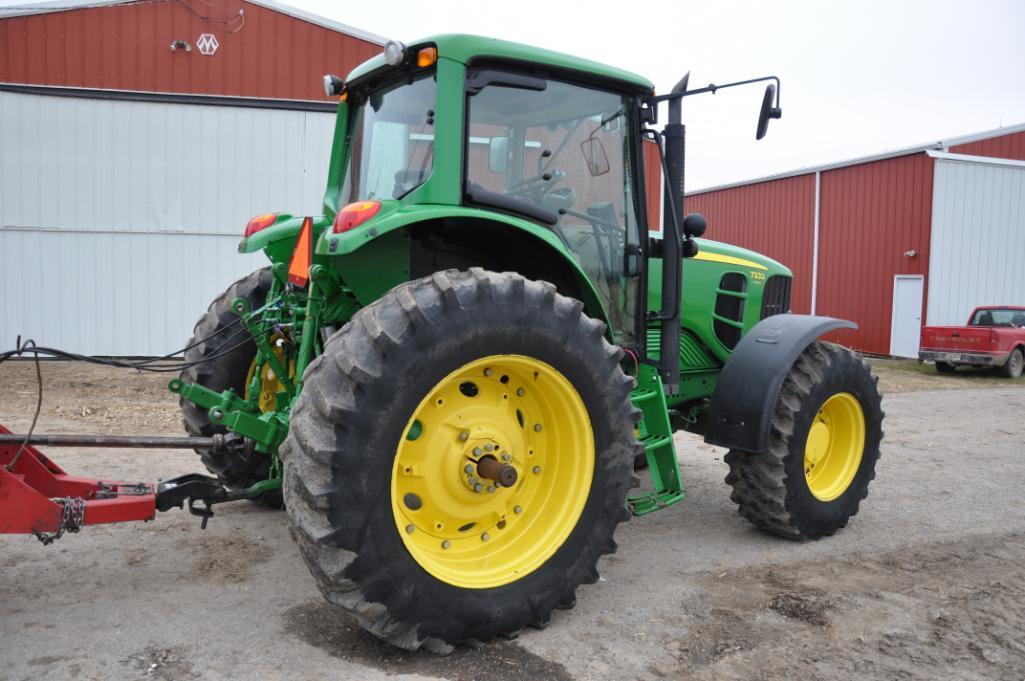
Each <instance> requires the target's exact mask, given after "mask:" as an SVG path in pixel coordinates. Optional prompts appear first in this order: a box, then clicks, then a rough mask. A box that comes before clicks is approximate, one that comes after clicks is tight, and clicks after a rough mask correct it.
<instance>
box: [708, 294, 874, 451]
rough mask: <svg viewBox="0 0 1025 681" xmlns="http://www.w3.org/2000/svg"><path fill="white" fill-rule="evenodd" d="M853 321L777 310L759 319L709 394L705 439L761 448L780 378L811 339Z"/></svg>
mask: <svg viewBox="0 0 1025 681" xmlns="http://www.w3.org/2000/svg"><path fill="white" fill-rule="evenodd" d="M856 328H858V325H857V324H855V323H854V322H849V321H846V320H843V319H834V318H832V317H813V316H810V315H791V314H784V315H776V316H774V317H769V318H767V319H763V320H762V321H760V322H758V324H756V325H755V326H754V328H752V329H751V330H750V331H749V332H748V333H747V335H745V336H744V338H743V339H741V341H740V343H738V344H737V347H736V348H734V350H733V353H732V354H731V355H730V358H729V360H728V361H727V362H726V366H724V367H723V370H722V373H721V374H720V375H719V381H718V382H717V384H716V386H715V392H714V393H713V394H712V404H711V408H710V409H709V412H708V430H707V431H706V434H705V442H707V443H708V444H711V445H719V446H720V447H729V448H730V449H741V450H744V451H748V452H764V451H765V450H766V448H767V447H768V442H769V427H770V424H771V422H772V413H773V411H774V410H775V408H776V400H777V398H778V397H779V391H780V388H781V387H782V386H783V379H785V378H786V375H787V373H788V372H789V371H790V368H791V367H792V366H793V365H794V362H795V361H797V358H798V356H800V354H801V353H802V352H804V349H805V348H806V347H808V345H809V344H810V343H811V342H812V341H814V340H815V339H816V338H818V337H819V336H821V335H822V334H824V333H826V332H827V331H832V330H833V329H856Z"/></svg>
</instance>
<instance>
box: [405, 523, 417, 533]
mask: <svg viewBox="0 0 1025 681" xmlns="http://www.w3.org/2000/svg"><path fill="white" fill-rule="evenodd" d="M415 529H416V528H415V527H413V526H412V525H406V534H413V530H415Z"/></svg>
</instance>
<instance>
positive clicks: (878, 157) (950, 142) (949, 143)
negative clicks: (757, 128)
mask: <svg viewBox="0 0 1025 681" xmlns="http://www.w3.org/2000/svg"><path fill="white" fill-rule="evenodd" d="M1019 132H1025V123H1019V124H1017V125H1012V126H1008V127H1006V128H996V129H995V130H987V131H985V132H977V133H973V134H970V135H963V136H961V137H951V138H950V139H942V140H938V141H936V142H927V143H924V144H917V145H915V146H910V147H903V148H900V149H894V150H893V151H884V152H881V153H878V154H870V155H868V156H858V157H856V158H850V159H845V160H842V161H835V162H833V163H825V164H822V165H817V166H808V167H805V168H797V169H794V170H788V171H785V172H782V173H775V174H772V175H764V176H762V177H755V178H752V179H749V180H739V181H737V182H728V183H726V184H719V185H715V186H712V187H704V188H702V189H696V190H694V191H692V192H688V196H690V195H697V194H704V193H706V192H714V191H718V190H720V189H730V188H731V187H741V186H744V185H748V184H757V183H759V182H769V181H772V180H779V179H783V178H785V177H794V176H796V175H806V174H808V173H815V172H824V171H827V170H835V169H837V168H846V167H848V166H854V165H861V164H863V163H873V162H875V161H884V160H886V159H889V158H896V157H898V156H907V155H909V154H918V153H921V152H923V151H928V150H930V149H939V150H946V149H949V148H950V147H953V146H957V145H961V144H970V143H973V142H979V141H981V140H986V139H989V138H991V137H1000V136H1003V135H1010V134H1014V133H1019Z"/></svg>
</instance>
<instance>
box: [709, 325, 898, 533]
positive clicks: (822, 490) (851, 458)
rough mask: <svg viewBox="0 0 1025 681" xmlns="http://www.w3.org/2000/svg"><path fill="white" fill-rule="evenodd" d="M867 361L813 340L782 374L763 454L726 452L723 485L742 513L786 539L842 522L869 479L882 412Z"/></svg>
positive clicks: (862, 495) (829, 528)
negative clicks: (725, 470)
mask: <svg viewBox="0 0 1025 681" xmlns="http://www.w3.org/2000/svg"><path fill="white" fill-rule="evenodd" d="M877 383H878V378H876V377H875V376H873V375H872V372H871V370H870V369H869V366H868V364H866V363H865V362H864V361H863V360H861V359H860V358H858V357H857V356H855V355H854V353H852V352H851V351H849V350H846V349H844V348H842V347H840V346H837V345H834V344H832V343H825V342H820V341H817V342H814V343H812V344H811V345H809V346H808V347H807V348H806V349H805V350H804V352H803V353H802V354H801V355H800V357H798V359H797V361H796V362H795V363H794V365H793V367H791V369H790V371H789V373H788V374H787V376H786V378H785V380H784V382H783V387H782V389H781V390H780V395H779V398H778V399H777V401H776V407H775V411H774V412H773V415H772V423H771V430H770V433H769V447H768V450H767V451H765V452H763V453H754V452H747V451H740V450H731V451H730V452H729V453H728V454H727V455H726V459H725V460H726V463H728V464H729V467H730V472H729V475H727V476H726V483H727V484H728V485H730V486H731V487H732V488H733V493H732V494H731V496H730V498H731V499H732V500H733V501H734V502H735V503H736V504H737V505H738V507H739V508H738V510H739V512H740V514H741V515H742V516H743V517H745V518H747V520H749V521H750V522H751V523H752V524H753V525H754V526H755V527H758V528H759V529H761V530H764V531H766V532H768V533H770V534H774V535H778V536H781V537H786V538H790V539H820V538H822V537H824V536H828V535H832V534H834V533H835V532H836V531H837V530H839V529H840V528H842V527H845V526H846V525H847V521H848V520H849V519H850V518H851V517H852V516H854V515H855V514H856V513H857V512H858V505H859V504H860V503H861V501H862V499H864V498H865V496H866V495H867V494H868V485H869V482H871V481H872V479H873V478H874V477H875V467H876V462H877V461H878V460H879V443H880V441H881V440H882V436H883V431H882V421H883V411H882V407H881V397H880V395H879V390H878V387H877Z"/></svg>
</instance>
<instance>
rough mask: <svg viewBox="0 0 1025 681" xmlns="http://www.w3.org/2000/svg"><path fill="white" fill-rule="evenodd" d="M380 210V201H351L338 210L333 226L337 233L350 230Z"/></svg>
mask: <svg viewBox="0 0 1025 681" xmlns="http://www.w3.org/2000/svg"><path fill="white" fill-rule="evenodd" d="M379 210H381V202H380V201H357V202H356V203H350V204H349V205H348V206H346V207H345V208H343V209H341V210H340V211H338V215H336V216H335V224H334V228H333V229H334V232H335V234H341V233H342V232H348V231H349V230H350V229H352V228H354V227H359V226H360V225H362V224H363V223H364V222H366V221H367V220H369V219H370V218H372V217H374V216H375V215H377V211H379Z"/></svg>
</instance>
